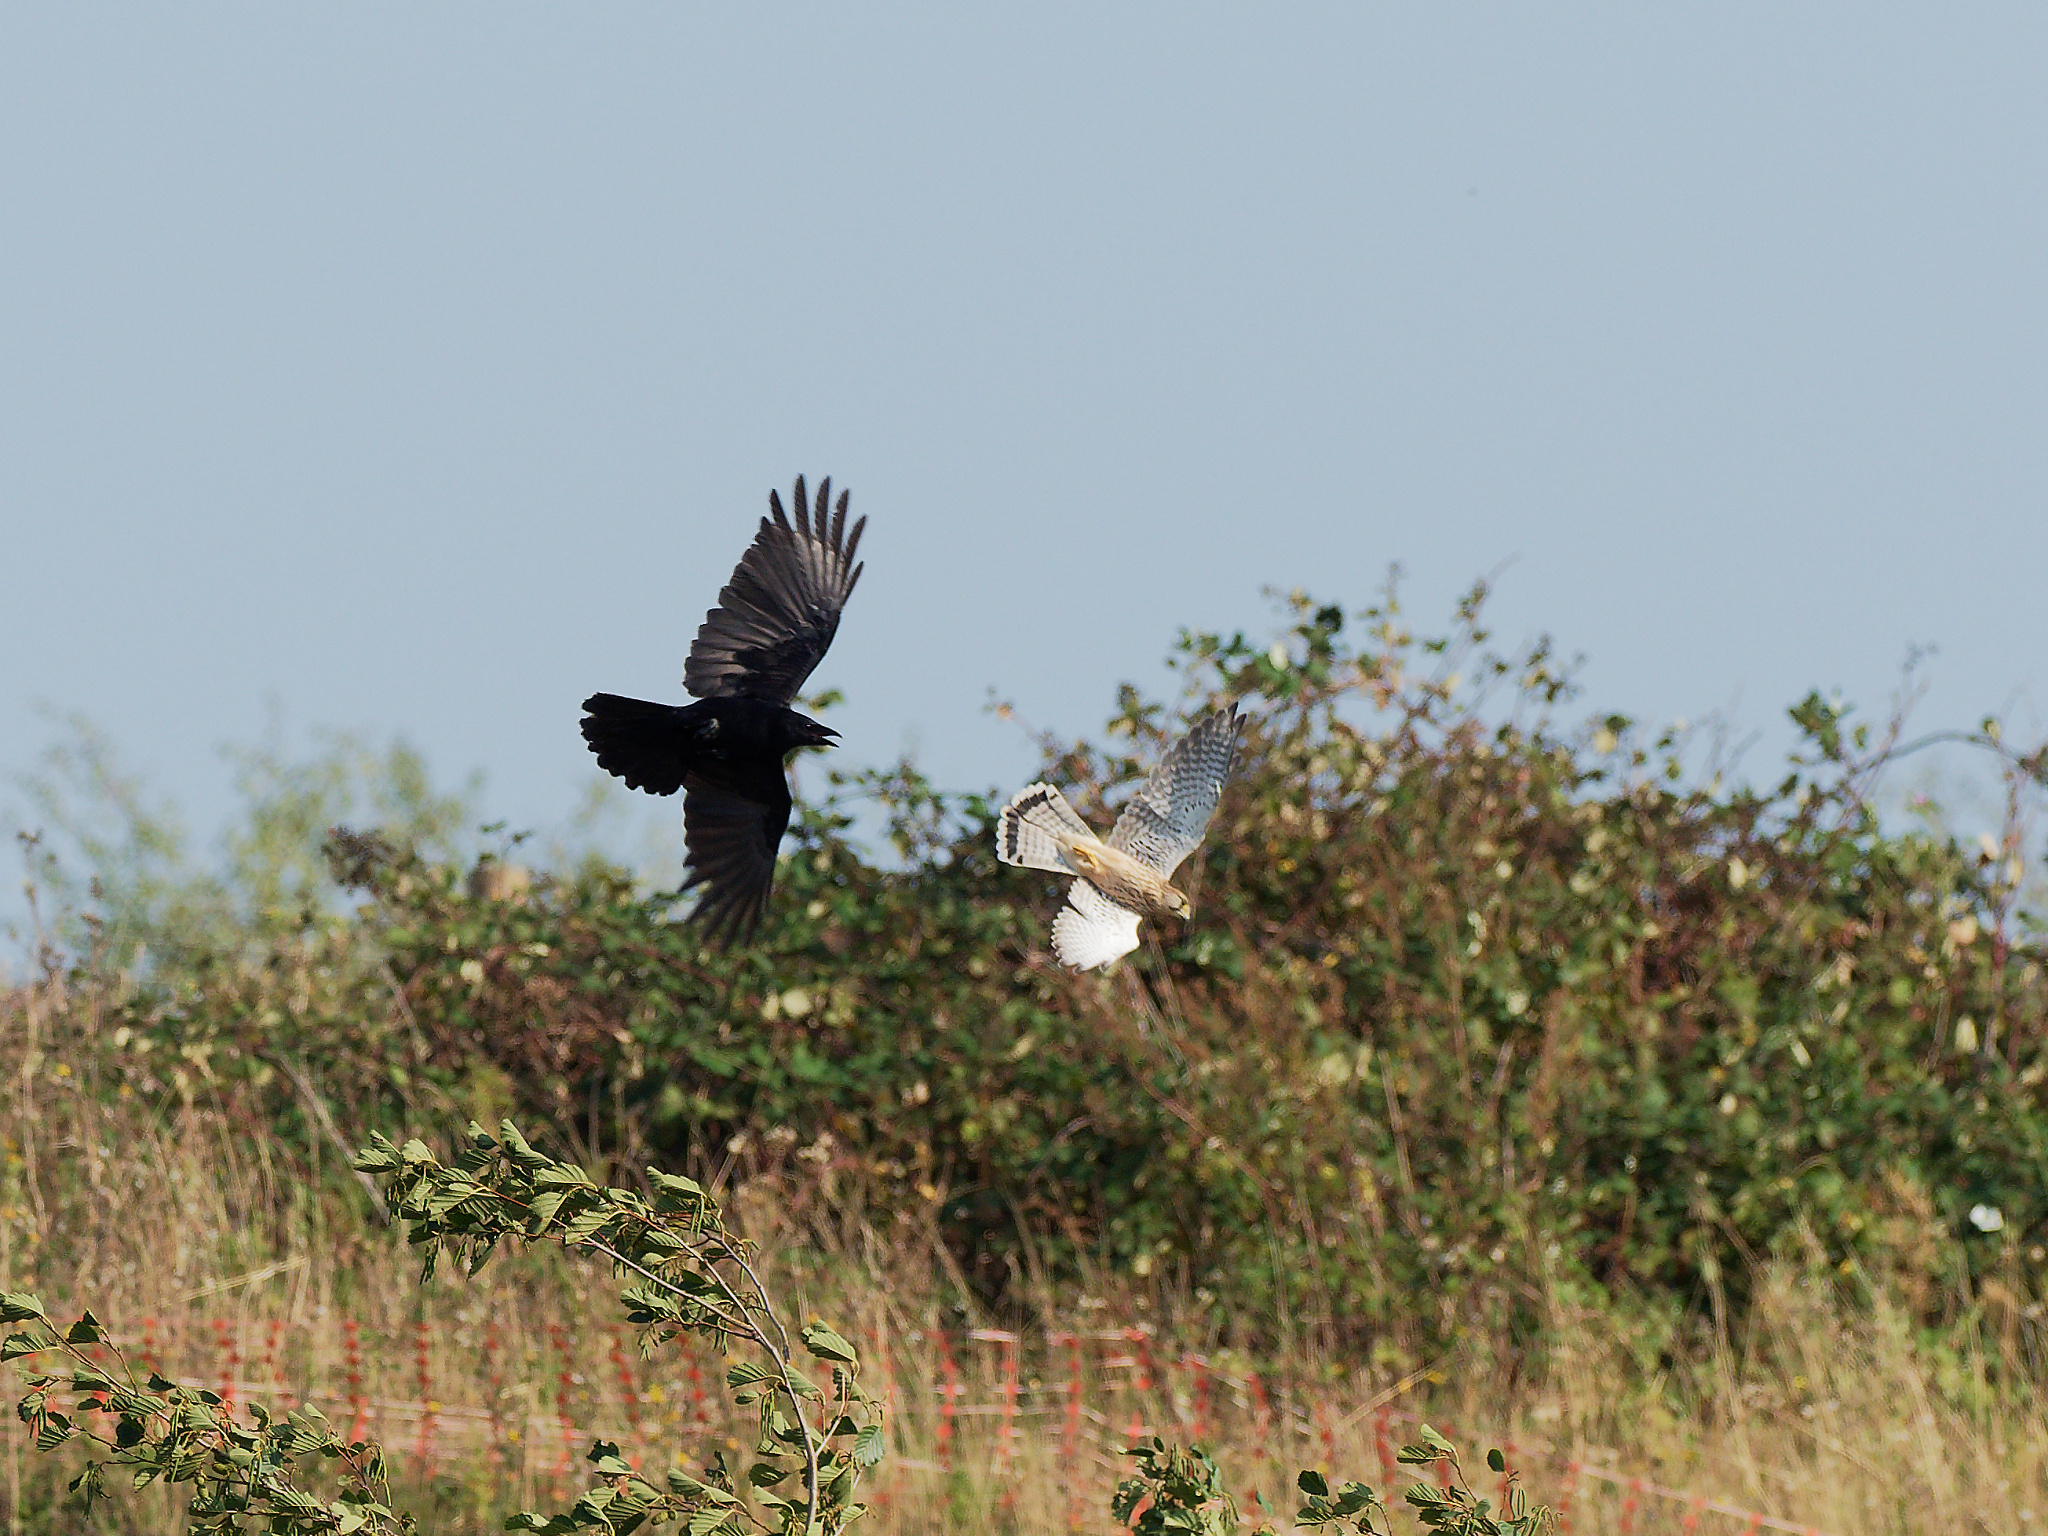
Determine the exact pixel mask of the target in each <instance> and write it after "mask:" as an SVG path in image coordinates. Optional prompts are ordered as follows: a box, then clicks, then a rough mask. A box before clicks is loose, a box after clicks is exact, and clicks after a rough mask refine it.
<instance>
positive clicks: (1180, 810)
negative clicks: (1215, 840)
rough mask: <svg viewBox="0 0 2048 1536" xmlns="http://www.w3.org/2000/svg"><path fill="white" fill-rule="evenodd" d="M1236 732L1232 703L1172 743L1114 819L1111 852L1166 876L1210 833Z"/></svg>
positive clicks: (1228, 774) (1236, 720) (1235, 748)
mask: <svg viewBox="0 0 2048 1536" xmlns="http://www.w3.org/2000/svg"><path fill="white" fill-rule="evenodd" d="M1237 727H1238V719H1237V706H1236V705H1235V704H1233V705H1231V706H1230V708H1229V709H1227V710H1222V709H1219V710H1218V711H1216V713H1215V714H1213V715H1210V716H1208V717H1206V718H1205V719H1202V720H1200V721H1198V722H1197V723H1196V724H1195V727H1194V729H1193V730H1191V731H1189V732H1188V733H1187V735H1185V736H1183V737H1181V739H1180V740H1179V741H1177V742H1175V743H1174V744H1173V746H1172V747H1171V748H1170V749H1169V750H1168V752H1167V754H1166V756H1164V757H1162V758H1161V759H1160V760H1159V766H1158V767H1157V768H1154V769H1153V770H1152V773H1151V775H1150V777H1148V778H1147V779H1146V780H1145V784H1144V787H1143V788H1142V789H1140V790H1139V791H1138V793H1137V794H1136V795H1135V796H1133V797H1132V799H1131V802H1130V803H1129V804H1128V805H1126V806H1125V807H1124V810H1123V814H1122V815H1121V816H1119V817H1117V819H1116V830H1115V831H1113V832H1111V833H1110V834H1109V845H1110V847H1112V848H1121V849H1122V850H1123V851H1124V852H1125V853H1128V854H1129V855H1130V856H1131V857H1132V858H1134V859H1136V860H1138V861H1139V862H1140V863H1141V864H1149V865H1150V866H1151V867H1152V868H1154V869H1156V870H1158V871H1159V873H1160V874H1162V875H1166V876H1171V875H1172V874H1173V872H1174V869H1175V868H1176V867H1177V866H1178V865H1179V864H1180V861H1181V860H1182V859H1185V858H1186V857H1187V856H1188V855H1189V854H1191V853H1193V852H1194V851H1195V849H1196V847H1197V846H1198V845H1199V844H1200V843H1201V841H1202V834H1203V833H1204V832H1206V831H1207V830H1208V828H1209V818H1210V816H1212V815H1213V814H1215V811H1216V801H1217V798H1218V797H1219V796H1220V795H1221V794H1222V793H1223V784H1224V781H1225V780H1226V779H1228V778H1229V777H1230V759H1231V756H1232V754H1233V753H1234V752H1235V751H1236V750H1237Z"/></svg>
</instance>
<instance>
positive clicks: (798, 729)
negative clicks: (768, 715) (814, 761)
mask: <svg viewBox="0 0 2048 1536" xmlns="http://www.w3.org/2000/svg"><path fill="white" fill-rule="evenodd" d="M838 736H839V733H838V732H837V731H835V730H833V729H832V727H831V726H829V725H820V724H818V722H817V721H815V720H813V719H812V718H811V717H810V716H809V715H799V714H797V713H796V712H795V711H793V710H792V711H791V712H790V719H789V724H788V741H789V746H790V747H791V748H796V747H836V746H838V745H839V742H838Z"/></svg>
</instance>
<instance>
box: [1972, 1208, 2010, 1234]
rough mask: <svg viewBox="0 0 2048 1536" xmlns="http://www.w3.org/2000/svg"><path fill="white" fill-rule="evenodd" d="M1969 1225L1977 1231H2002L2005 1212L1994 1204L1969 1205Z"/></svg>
mask: <svg viewBox="0 0 2048 1536" xmlns="http://www.w3.org/2000/svg"><path fill="white" fill-rule="evenodd" d="M1970 1225H1971V1226H1973V1227H1975V1228H1976V1229H1977V1230H1978V1231H1979V1232H2003V1231H2004V1230H2005V1212H2003V1211H2001V1210H2000V1209H1999V1208H1998V1207H1997V1206H1995V1205H1973V1206H1971V1207H1970Z"/></svg>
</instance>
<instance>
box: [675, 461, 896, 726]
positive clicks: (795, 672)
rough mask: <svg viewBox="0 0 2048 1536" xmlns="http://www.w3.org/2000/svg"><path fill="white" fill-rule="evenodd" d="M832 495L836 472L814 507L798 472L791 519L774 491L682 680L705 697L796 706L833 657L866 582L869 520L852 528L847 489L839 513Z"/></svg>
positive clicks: (701, 631) (699, 633)
mask: <svg viewBox="0 0 2048 1536" xmlns="http://www.w3.org/2000/svg"><path fill="white" fill-rule="evenodd" d="M831 496H832V480H831V477H830V476H827V477H826V478H825V479H824V480H822V481H820V482H819V484H818V500H817V505H816V508H815V510H813V509H812V508H811V507H810V506H808V505H807V504H806V502H805V497H804V482H803V477H802V476H801V475H799V476H798V477H797V482H796V516H795V518H794V519H791V518H790V517H789V516H788V515H787V514H785V513H784V512H783V510H782V498H781V497H780V496H778V495H776V494H775V492H773V491H770V492H769V493H768V510H769V514H770V515H769V516H767V517H764V518H762V519H761V528H760V531H759V532H758V533H756V534H755V535H754V542H753V543H752V544H750V545H748V546H747V552H746V553H745V554H744V555H742V556H740V563H739V564H738V566H736V567H735V568H734V569H733V573H732V580H731V581H729V582H727V583H726V584H725V590H724V591H722V592H720V593H719V594H718V606H717V607H716V608H714V609H712V610H711V611H710V612H709V613H708V614H706V615H705V616H704V623H703V624H702V626H701V627H699V629H698V630H697V638H696V640H695V642H694V643H693V644H692V645H691V646H690V659H689V660H688V661H687V662H685V663H684V664H683V686H684V687H685V688H687V689H689V690H690V692H691V693H693V694H695V695H696V696H697V697H698V698H700V699H718V698H740V697H745V698H753V699H767V700H769V701H770V702H772V703H776V704H787V703H789V702H790V700H792V699H794V698H795V697H796V694H797V690H798V689H799V688H801V687H803V685H804V679H805V678H807V677H809V676H810V675H811V670H812V669H813V668H814V667H816V666H817V665H818V662H819V660H820V659H821V658H822V657H823V656H824V654H825V648H826V647H827V646H829V645H830V644H831V643H832V636H833V635H834V634H835V633H836V632H837V631H838V629H839V611H840V610H841V609H842V608H844V607H845V606H846V599H847V597H848V596H849V595H850V594H851V593H852V591H853V584H854V583H855V582H856V581H858V580H860V573H861V567H860V566H857V565H855V564H854V563H853V554H854V551H855V550H856V549H858V548H859V547H860V536H861V531H862V530H863V529H865V528H866V527H867V525H868V520H867V519H866V518H862V519H861V520H860V521H859V522H857V523H855V524H854V525H853V532H852V534H851V535H849V534H848V533H847V531H846V502H847V493H846V492H844V491H841V492H840V493H839V506H838V509H837V510H836V511H830V509H829V504H830V501H831ZM828 511H829V514H830V515H828Z"/></svg>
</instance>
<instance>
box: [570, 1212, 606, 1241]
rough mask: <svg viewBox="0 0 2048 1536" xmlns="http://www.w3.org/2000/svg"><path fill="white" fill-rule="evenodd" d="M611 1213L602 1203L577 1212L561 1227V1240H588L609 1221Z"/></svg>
mask: <svg viewBox="0 0 2048 1536" xmlns="http://www.w3.org/2000/svg"><path fill="white" fill-rule="evenodd" d="M611 1217H612V1213H611V1211H610V1210H609V1209H607V1208H606V1207H605V1206H603V1205H597V1206H594V1207H592V1208H591V1209H590V1210H587V1211H582V1212H579V1213H578V1214H577V1215H575V1216H572V1217H571V1218H570V1219H569V1220H568V1221H567V1222H566V1223H565V1224H564V1225H563V1227H562V1241H563V1242H565V1243H583V1242H588V1241H589V1240H590V1239H591V1238H592V1237H595V1236H596V1235H597V1229H598V1228H599V1227H601V1226H603V1225H604V1224H605V1223H606V1222H607V1221H610V1220H611Z"/></svg>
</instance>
